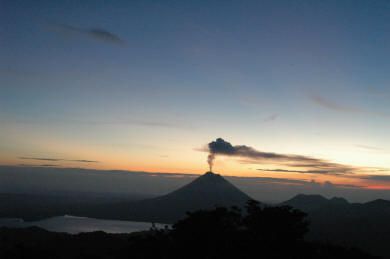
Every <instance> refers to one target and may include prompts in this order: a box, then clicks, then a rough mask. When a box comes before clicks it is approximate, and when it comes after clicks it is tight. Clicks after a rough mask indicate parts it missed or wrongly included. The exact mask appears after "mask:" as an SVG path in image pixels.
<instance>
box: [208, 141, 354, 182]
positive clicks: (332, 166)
mask: <svg viewBox="0 0 390 259" xmlns="http://www.w3.org/2000/svg"><path fill="white" fill-rule="evenodd" d="M208 151H209V155H208V158H207V162H208V164H209V167H210V171H211V170H212V166H213V164H214V159H215V158H216V156H217V155H224V156H231V157H238V158H242V159H243V160H242V162H244V163H249V164H267V163H268V164H273V165H283V166H287V167H292V168H296V167H302V168H310V169H313V168H315V170H316V172H317V173H318V172H321V173H323V174H337V175H340V174H349V173H352V171H354V170H356V168H354V167H351V166H348V165H343V164H337V163H332V162H329V161H326V160H322V159H318V158H313V157H309V156H302V155H293V154H292V155H290V154H279V153H272V152H263V151H258V150H256V149H254V148H252V147H249V146H245V145H235V146H233V145H232V144H231V143H229V142H227V141H225V140H223V139H222V138H217V139H216V140H215V141H212V142H210V143H209V144H208ZM307 172H308V173H309V172H310V171H307Z"/></svg>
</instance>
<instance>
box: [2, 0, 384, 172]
mask: <svg viewBox="0 0 390 259" xmlns="http://www.w3.org/2000/svg"><path fill="white" fill-rule="evenodd" d="M389 11H390V4H389V2H388V1H244V2H243V1H115V2H112V1H82V2H80V1H2V3H1V11H0V12H1V15H0V24H1V27H0V28H1V31H0V33H1V42H0V44H1V49H0V52H1V57H2V58H1V60H0V88H1V94H0V122H1V124H2V128H1V129H0V133H1V135H2V136H1V137H0V140H1V142H2V144H0V154H1V155H2V156H3V157H5V158H3V160H2V163H6V164H9V163H16V164H17V163H18V162H20V161H19V160H18V157H23V156H45V157H53V156H54V157H66V158H69V159H77V158H79V159H91V160H95V156H96V157H97V159H100V160H103V161H101V163H100V165H99V166H102V167H104V168H125V169H133V168H136V169H144V170H158V169H161V170H164V171H168V172H172V171H176V172H177V171H187V172H188V171H190V172H193V171H194V172H201V171H202V170H203V169H204V168H207V166H206V163H205V156H206V155H205V154H204V153H202V152H199V151H197V149H198V148H199V147H201V146H203V145H204V144H206V143H208V142H209V141H211V140H213V139H215V138H217V137H224V138H226V139H228V140H230V141H232V142H234V143H236V144H246V145H249V146H253V147H255V148H256V149H260V150H265V151H270V152H278V153H291V154H300V155H307V156H315V157H319V158H321V159H326V160H330V161H335V162H337V163H344V164H352V165H356V166H367V167H378V168H388V167H390V164H389V162H388V161H389V154H390V142H389V141H388V132H389V130H390V102H389V101H388V100H389V98H390V87H389V83H390V76H389V74H390V71H389V68H390V49H389V43H390V33H389V29H390V16H389V15H388V14H389ZM97 31H98V32H97ZM102 31H103V32H104V33H99V32H102ZM107 35H110V36H115V38H114V40H113V38H110V37H108V36H107ZM105 155H106V156H107V157H110V159H107V161H106V160H104V156H105ZM90 156H92V157H90ZM162 157H164V159H162ZM116 158H117V159H116ZM126 159H128V160H126ZM178 160H179V162H178ZM140 161H141V162H140ZM226 163H227V164H220V168H221V169H223V170H225V171H227V172H228V173H231V174H240V172H241V171H245V172H246V174H251V173H250V171H248V166H247V165H245V166H241V167H240V163H235V165H232V166H231V167H230V164H229V162H226ZM232 168H234V169H232ZM281 177H283V175H282V176H281Z"/></svg>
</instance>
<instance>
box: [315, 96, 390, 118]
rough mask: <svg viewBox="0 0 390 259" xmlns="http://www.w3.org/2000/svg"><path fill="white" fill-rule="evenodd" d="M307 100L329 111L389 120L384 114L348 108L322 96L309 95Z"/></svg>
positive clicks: (386, 114)
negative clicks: (373, 116)
mask: <svg viewBox="0 0 390 259" xmlns="http://www.w3.org/2000/svg"><path fill="white" fill-rule="evenodd" d="M309 98H310V99H311V100H312V101H313V102H314V103H316V104H318V105H319V106H322V107H325V108H327V109H330V110H334V111H339V112H350V113H360V114H368V115H375V116H380V117H385V118H389V117H390V114H388V113H385V112H375V111H368V110H364V109H361V108H358V107H355V106H350V105H346V104H340V103H337V102H334V101H333V100H329V99H327V98H325V97H323V96H319V95H310V96H309Z"/></svg>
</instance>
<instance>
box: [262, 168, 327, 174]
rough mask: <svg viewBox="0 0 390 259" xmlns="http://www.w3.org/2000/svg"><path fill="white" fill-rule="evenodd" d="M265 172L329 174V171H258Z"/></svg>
mask: <svg viewBox="0 0 390 259" xmlns="http://www.w3.org/2000/svg"><path fill="white" fill-rule="evenodd" d="M256 170H258V171H264V172H276V173H301V174H327V173H329V171H328V170H287V169H262V168H259V169H256Z"/></svg>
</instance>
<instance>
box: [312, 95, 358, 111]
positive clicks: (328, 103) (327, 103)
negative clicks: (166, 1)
mask: <svg viewBox="0 0 390 259" xmlns="http://www.w3.org/2000/svg"><path fill="white" fill-rule="evenodd" d="M309 97H310V99H311V100H312V101H313V102H315V103H316V104H318V105H320V106H322V107H325V108H328V109H330V110H335V111H343V112H362V110H360V109H358V108H356V107H352V106H347V105H344V104H339V103H336V102H334V101H332V100H329V99H326V98H324V97H322V96H319V95H310V96H309Z"/></svg>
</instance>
